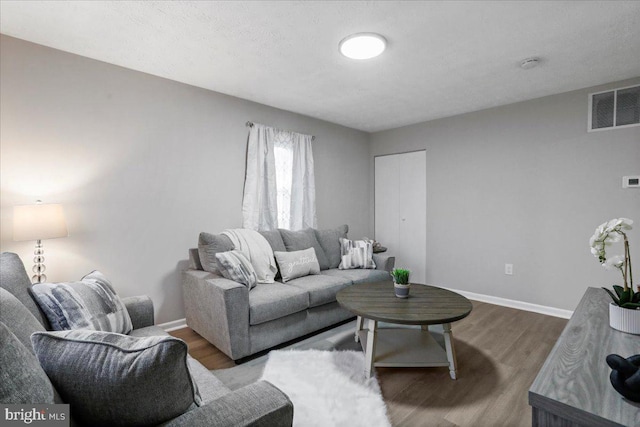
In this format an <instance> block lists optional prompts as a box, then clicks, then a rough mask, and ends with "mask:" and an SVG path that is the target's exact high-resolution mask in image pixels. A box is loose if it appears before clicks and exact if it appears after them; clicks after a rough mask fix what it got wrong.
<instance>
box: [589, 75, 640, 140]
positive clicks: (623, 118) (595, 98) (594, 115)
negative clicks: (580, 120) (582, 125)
mask: <svg viewBox="0 0 640 427" xmlns="http://www.w3.org/2000/svg"><path fill="white" fill-rule="evenodd" d="M639 125H640V85H638V86H630V87H623V88H620V89H614V90H608V91H605V92H597V93H590V94H589V132H592V131H599V130H607V129H617V128H624V127H631V126H639Z"/></svg>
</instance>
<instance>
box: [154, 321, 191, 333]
mask: <svg viewBox="0 0 640 427" xmlns="http://www.w3.org/2000/svg"><path fill="white" fill-rule="evenodd" d="M158 326H159V327H161V328H162V329H164V331H165V332H171V331H175V330H177V329H182V328H186V327H187V319H178V320H172V321H171V322H167V323H160V324H159V325H158Z"/></svg>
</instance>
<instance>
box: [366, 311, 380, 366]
mask: <svg viewBox="0 0 640 427" xmlns="http://www.w3.org/2000/svg"><path fill="white" fill-rule="evenodd" d="M377 328H378V322H377V321H375V320H372V319H367V349H366V350H365V352H364V358H365V360H364V376H365V378H371V375H372V374H373V372H374V371H373V369H374V368H373V365H374V362H375V359H376V335H377V332H376V329H377Z"/></svg>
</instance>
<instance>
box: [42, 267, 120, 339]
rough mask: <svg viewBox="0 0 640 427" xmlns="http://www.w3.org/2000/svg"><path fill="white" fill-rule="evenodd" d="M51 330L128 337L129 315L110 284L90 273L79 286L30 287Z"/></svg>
mask: <svg viewBox="0 0 640 427" xmlns="http://www.w3.org/2000/svg"><path fill="white" fill-rule="evenodd" d="M31 290H32V292H33V294H34V296H35V297H36V301H37V302H38V304H40V308H42V311H44V313H45V314H46V315H47V319H48V320H49V323H50V324H51V329H53V330H56V331H62V330H67V329H92V330H96V331H106V332H117V333H121V334H128V333H129V332H131V330H132V329H133V324H132V323H131V317H129V312H128V311H127V308H126V307H125V306H124V303H123V302H122V301H121V300H120V298H119V297H118V295H117V294H116V291H115V290H114V289H113V286H112V285H111V282H109V279H107V278H106V277H105V276H104V275H103V274H102V273H100V272H99V271H93V272H91V273H89V274H87V275H86V276H84V277H83V278H82V279H81V280H80V281H79V282H66V283H37V284H35V285H33V286H32V287H31Z"/></svg>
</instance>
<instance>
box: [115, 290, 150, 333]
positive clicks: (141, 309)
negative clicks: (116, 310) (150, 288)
mask: <svg viewBox="0 0 640 427" xmlns="http://www.w3.org/2000/svg"><path fill="white" fill-rule="evenodd" d="M122 302H123V303H124V306H125V307H126V308H127V311H128V312H129V317H131V323H133V329H140V328H146V327H147V326H153V324H154V323H155V321H154V317H153V316H154V314H153V301H151V298H149V297H148V296H146V295H140V296H136V297H126V298H122Z"/></svg>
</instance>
